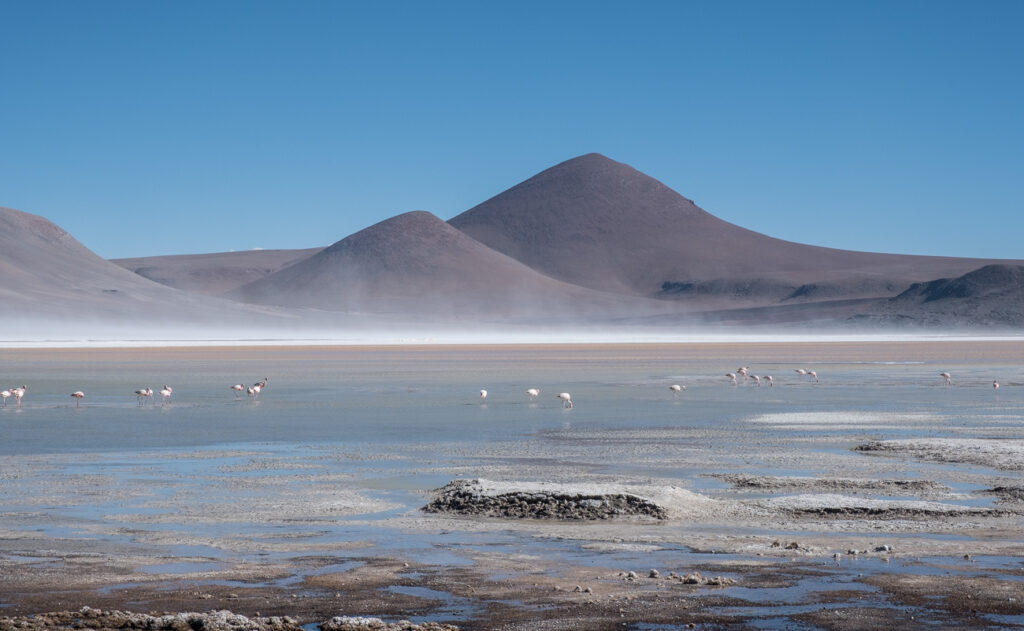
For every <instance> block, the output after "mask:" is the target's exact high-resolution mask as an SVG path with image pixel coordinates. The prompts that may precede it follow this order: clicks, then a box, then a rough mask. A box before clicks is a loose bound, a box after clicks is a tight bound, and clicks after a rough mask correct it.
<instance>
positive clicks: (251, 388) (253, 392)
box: [245, 386, 260, 401]
mask: <svg viewBox="0 0 1024 631" xmlns="http://www.w3.org/2000/svg"><path fill="white" fill-rule="evenodd" d="M245 393H246V394H247V395H249V397H250V398H251V399H252V400H253V401H255V400H256V395H257V394H259V393H260V388H259V386H249V387H248V388H246V389H245Z"/></svg>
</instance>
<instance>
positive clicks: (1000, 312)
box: [850, 265, 1024, 328]
mask: <svg viewBox="0 0 1024 631" xmlns="http://www.w3.org/2000/svg"><path fill="white" fill-rule="evenodd" d="M850 321H851V322H854V323H861V324H873V325H909V326H927V327H936V326H938V327H947V328H948V327H957V328H968V327H979V326H983V327H1010V328H1022V327H1024V266H1021V265H986V266H984V267H981V268H979V269H976V270H974V271H972V272H969V273H967V274H964V275H962V276H958V277H956V278H940V279H938V280H933V281H929V282H925V283H915V284H914V285H911V287H910V288H909V289H907V290H906V291H904V292H903V293H901V294H900V295H898V296H895V297H894V298H891V299H889V300H886V301H880V302H878V303H875V304H873V305H871V306H870V307H869V308H865V309H862V310H861V311H860V312H859V313H858V314H857V315H855V316H853V317H851V319H850Z"/></svg>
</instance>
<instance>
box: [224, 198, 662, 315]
mask: <svg viewBox="0 0 1024 631" xmlns="http://www.w3.org/2000/svg"><path fill="white" fill-rule="evenodd" d="M229 295H230V296H232V297H234V298H237V299H240V300H243V301H246V302H253V303H259V304H267V305H282V306H305V307H316V308H320V309H328V310H344V311H368V312H380V313H408V314H412V315H431V316H446V317H454V318H462V317H467V316H474V317H485V318H498V319H508V318H517V317H518V318H524V317H525V318H530V317H552V316H561V315H566V316H570V315H571V316H575V315H579V314H582V313H587V312H589V313H595V314H601V315H604V314H605V312H608V313H612V312H615V311H617V310H629V309H632V308H634V307H635V306H637V305H639V304H641V303H644V302H645V301H635V300H624V299H622V298H621V297H617V296H608V295H603V294H601V293H600V292H595V291H590V290H586V289H583V288H580V287H574V286H572V285H567V284H565V283H561V282H558V281H556V280H554V279H551V278H548V277H546V276H543V275H541V274H539V273H537V272H536V271H534V270H532V269H530V268H529V267H526V266H525V265H523V264H522V263H519V262H518V261H515V260H513V259H511V258H509V257H507V256H505V255H503V254H500V253H498V252H495V251H494V250H492V249H490V248H488V247H487V246H485V245H483V244H482V243H479V242H478V241H476V240H474V239H472V238H470V237H468V236H467V235H465V234H464V233H462V232H460V231H458V230H456V229H455V228H453V227H451V226H450V225H448V224H447V223H445V222H444V221H442V220H441V219H439V218H437V217H436V216H434V215H432V214H430V213H428V212H425V211H413V212H409V213H405V214H402V215H398V216H396V217H392V218H391V219H387V220H385V221H382V222H380V223H378V224H375V225H373V226H370V227H369V228H366V229H364V230H362V231H360V232H357V233H355V234H353V235H351V236H349V237H346V238H345V239H342V240H341V241H338V242H337V243H335V244H333V245H331V246H330V247H328V248H326V249H325V250H323V251H321V252H319V253H318V254H315V255H313V256H311V257H310V258H308V259H305V260H303V261H300V262H298V263H296V264H294V265H292V266H290V267H287V268H285V269H282V270H280V271H278V272H276V273H274V274H271V275H269V276H267V277H266V278H264V279H262V280H258V281H255V282H252V283H249V284H247V285H245V286H243V287H241V288H239V289H238V290H236V291H234V292H231V294H229ZM652 302H653V301H652Z"/></svg>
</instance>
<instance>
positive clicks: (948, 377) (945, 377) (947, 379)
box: [939, 372, 953, 386]
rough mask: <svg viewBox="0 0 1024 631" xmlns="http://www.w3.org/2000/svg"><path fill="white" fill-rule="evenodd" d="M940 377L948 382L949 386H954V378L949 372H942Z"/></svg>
mask: <svg viewBox="0 0 1024 631" xmlns="http://www.w3.org/2000/svg"><path fill="white" fill-rule="evenodd" d="M939 376H940V377H942V378H943V379H945V380H946V385H947V386H951V385H953V377H951V376H950V374H949V373H948V372H940V373H939Z"/></svg>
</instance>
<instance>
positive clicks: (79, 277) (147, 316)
mask: <svg viewBox="0 0 1024 631" xmlns="http://www.w3.org/2000/svg"><path fill="white" fill-rule="evenodd" d="M264 311H265V310H256V309H253V308H251V307H246V306H244V305H238V304H236V303H231V302H228V301H223V300H216V299H213V298H206V297H203V296H195V295H191V294H186V293H184V292H180V291H177V290H174V289H171V288H169V287H165V286H163V285H159V284H157V283H154V282H152V281H149V280H146V279H145V278H142V277H141V276H138V275H136V274H133V273H131V272H129V271H127V270H125V269H122V268H121V267H118V266H117V265H114V264H113V263H111V262H109V261H107V260H105V259H103V258H101V257H99V256H97V255H96V254H95V253H94V252H92V251H91V250H89V249H88V248H86V247H85V246H84V245H82V244H81V243H79V242H78V241H76V240H75V239H74V238H73V237H72V236H71V235H70V234H68V233H67V232H65V231H64V230H63V229H61V228H60V227H58V226H57V225H55V224H53V223H52V222H50V221H48V220H47V219H45V218H43V217H40V216H38V215H32V214H29V213H25V212H21V211H18V210H14V209H12V208H3V207H0V319H3V320H5V321H15V320H17V321H19V322H30V321H32V320H39V319H53V320H63V321H66V322H84V321H125V320H128V319H135V320H138V321H143V322H151V323H152V322H170V321H177V322H218V321H227V320H236V321H242V320H243V319H248V318H253V317H255V318H257V319H260V318H262V317H263V316H264V315H265V313H264Z"/></svg>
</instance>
